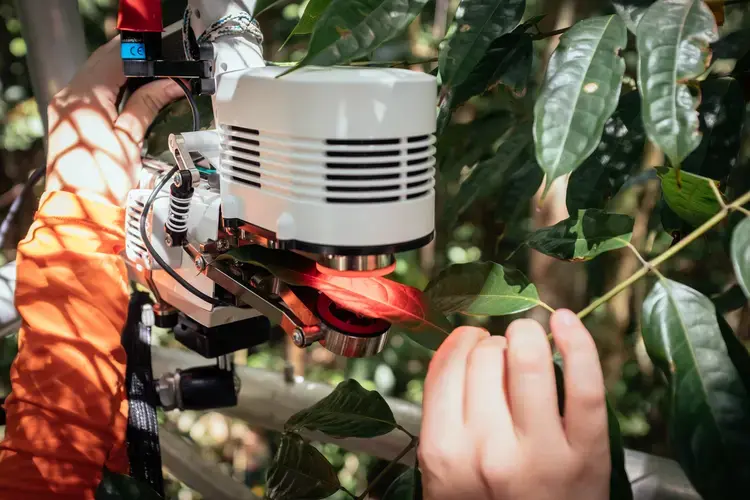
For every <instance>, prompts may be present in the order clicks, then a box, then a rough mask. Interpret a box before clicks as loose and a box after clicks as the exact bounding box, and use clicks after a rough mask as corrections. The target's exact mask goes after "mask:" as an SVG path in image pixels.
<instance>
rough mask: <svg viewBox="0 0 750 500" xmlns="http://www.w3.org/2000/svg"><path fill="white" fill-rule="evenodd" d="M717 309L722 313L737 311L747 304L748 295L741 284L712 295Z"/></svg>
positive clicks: (712, 300)
mask: <svg viewBox="0 0 750 500" xmlns="http://www.w3.org/2000/svg"><path fill="white" fill-rule="evenodd" d="M711 302H713V303H714V306H716V310H717V311H718V312H719V314H721V313H727V312H731V311H736V310H737V309H741V308H743V307H745V306H746V305H747V296H746V295H745V292H744V291H743V290H742V287H741V286H740V285H734V286H732V287H730V288H729V289H728V290H726V291H724V292H722V293H720V294H717V295H715V296H712V297H711Z"/></svg>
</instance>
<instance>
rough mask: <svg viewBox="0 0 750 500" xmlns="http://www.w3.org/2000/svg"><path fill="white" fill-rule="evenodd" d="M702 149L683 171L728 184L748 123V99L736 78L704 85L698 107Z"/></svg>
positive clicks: (717, 79) (687, 159) (690, 159)
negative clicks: (746, 104) (745, 126)
mask: <svg viewBox="0 0 750 500" xmlns="http://www.w3.org/2000/svg"><path fill="white" fill-rule="evenodd" d="M698 113H699V116H700V131H701V133H702V134H703V138H702V139H701V143H700V145H699V146H698V148H697V149H696V150H695V151H693V152H692V153H690V155H689V156H688V157H687V158H685V160H684V161H683V162H682V170H684V171H686V172H692V173H694V174H698V175H702V176H704V177H710V178H711V179H717V180H721V181H726V179H727V177H728V176H729V172H730V171H731V169H732V168H733V167H734V165H735V163H736V162H737V156H738V154H739V151H740V144H741V139H742V126H743V124H744V122H745V98H744V96H743V95H742V89H741V88H740V85H739V84H738V83H737V81H736V80H735V79H734V78H713V79H711V80H706V81H704V82H702V83H701V104H700V106H699V107H698Z"/></svg>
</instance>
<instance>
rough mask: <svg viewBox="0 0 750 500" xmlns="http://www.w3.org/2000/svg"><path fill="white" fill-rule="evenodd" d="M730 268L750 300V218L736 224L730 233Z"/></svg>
mask: <svg viewBox="0 0 750 500" xmlns="http://www.w3.org/2000/svg"><path fill="white" fill-rule="evenodd" d="M730 252H731V255H732V266H733V267H734V274H735V275H737V281H738V282H739V284H740V286H741V287H742V291H743V292H745V295H746V296H747V298H748V299H750V218H749V217H745V219H744V220H743V221H742V222H740V223H739V224H737V227H735V228H734V232H733V233H732V243H731V249H730Z"/></svg>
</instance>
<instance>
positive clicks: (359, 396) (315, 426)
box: [284, 379, 396, 438]
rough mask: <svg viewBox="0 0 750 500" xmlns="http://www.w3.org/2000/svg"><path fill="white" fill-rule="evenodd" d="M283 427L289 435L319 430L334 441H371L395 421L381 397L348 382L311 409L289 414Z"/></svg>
mask: <svg viewBox="0 0 750 500" xmlns="http://www.w3.org/2000/svg"><path fill="white" fill-rule="evenodd" d="M284 427H285V429H286V430H287V431H293V432H299V431H301V430H303V429H307V430H309V431H320V432H323V433H324V434H328V435H329V436H333V437H336V438H350V437H360V438H371V437H375V436H382V435H383V434H388V433H389V432H391V431H392V430H393V429H395V428H396V420H395V419H394V418H393V412H392V411H391V408H390V407H389V406H388V403H386V401H385V399H383V396H381V395H380V394H378V393H377V392H376V391H368V390H367V389H364V388H362V386H361V385H359V382H357V381H356V380H354V379H350V380H345V381H344V382H341V383H340V384H339V385H338V386H336V389H334V390H333V392H332V393H331V394H329V395H328V396H326V397H325V398H323V399H321V400H320V401H318V402H317V403H315V404H314V405H313V406H311V407H309V408H306V409H304V410H302V411H300V412H298V413H295V414H294V415H292V416H291V417H290V418H289V420H287V422H286V424H285V426H284Z"/></svg>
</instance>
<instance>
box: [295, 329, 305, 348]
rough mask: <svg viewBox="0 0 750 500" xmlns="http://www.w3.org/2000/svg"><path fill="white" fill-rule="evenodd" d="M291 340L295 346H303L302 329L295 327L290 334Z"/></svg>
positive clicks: (303, 336) (303, 335)
mask: <svg viewBox="0 0 750 500" xmlns="http://www.w3.org/2000/svg"><path fill="white" fill-rule="evenodd" d="M292 342H294V345H296V346H297V347H305V334H304V333H302V330H301V329H299V328H297V329H296V330H294V333H293V334H292Z"/></svg>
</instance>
